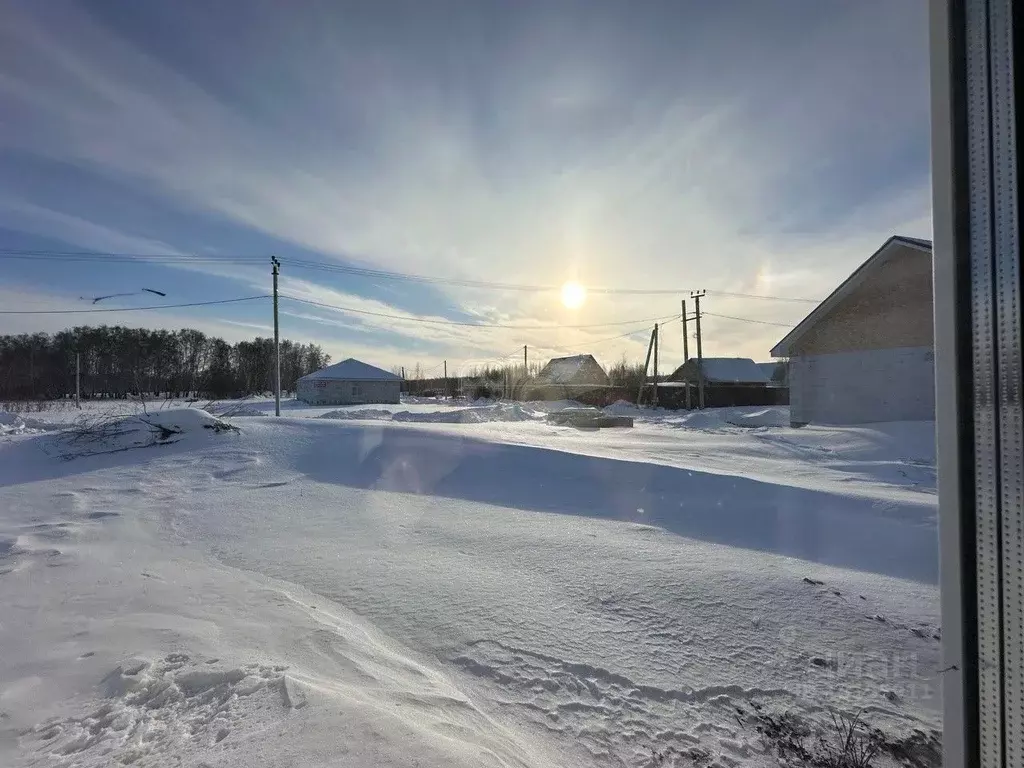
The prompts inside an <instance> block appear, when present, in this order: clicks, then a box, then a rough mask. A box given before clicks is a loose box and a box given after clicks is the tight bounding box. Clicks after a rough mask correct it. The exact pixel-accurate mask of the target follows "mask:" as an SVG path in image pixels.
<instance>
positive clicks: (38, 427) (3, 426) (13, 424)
mask: <svg viewBox="0 0 1024 768" xmlns="http://www.w3.org/2000/svg"><path fill="white" fill-rule="evenodd" d="M48 427H49V425H47V424H45V423H44V422H42V421H39V420H38V419H26V418H23V417H21V416H19V415H18V414H17V413H8V412H7V411H0V435H30V434H33V433H36V432H45V431H46V430H47V428H48Z"/></svg>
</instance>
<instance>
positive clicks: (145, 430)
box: [56, 408, 238, 459]
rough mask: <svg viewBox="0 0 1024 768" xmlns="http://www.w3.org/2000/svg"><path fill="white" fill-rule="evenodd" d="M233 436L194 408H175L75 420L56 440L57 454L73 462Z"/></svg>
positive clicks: (229, 429) (229, 428)
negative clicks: (208, 437) (203, 437)
mask: <svg viewBox="0 0 1024 768" xmlns="http://www.w3.org/2000/svg"><path fill="white" fill-rule="evenodd" d="M232 431H233V432H237V431H238V427H235V426H232V425H231V424H228V423H227V422H225V421H221V420H220V419H218V418H217V417H216V416H214V415H212V414H210V413H207V412H206V411H203V410H200V409H198V408H175V409H170V410H166V411H156V412H154V413H141V414H137V415H134V416H114V417H102V418H89V417H86V418H83V419H79V420H78V421H77V422H76V423H75V424H74V425H73V426H71V427H70V428H69V429H67V430H65V431H64V432H62V433H61V434H60V435H59V436H58V437H57V440H56V442H57V453H58V455H59V456H60V457H61V458H64V459H74V458H79V457H83V456H93V455H96V454H101V453H118V452H120V451H127V450H131V449H132V448H146V447H149V446H153V445H169V444H171V443H176V442H179V441H180V440H183V439H186V438H196V437H199V436H201V435H204V434H217V433H221V432H232Z"/></svg>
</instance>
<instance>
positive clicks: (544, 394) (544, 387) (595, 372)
mask: <svg viewBox="0 0 1024 768" xmlns="http://www.w3.org/2000/svg"><path fill="white" fill-rule="evenodd" d="M611 391H612V390H611V381H610V380H609V379H608V374H607V373H605V371H604V368H602V367H601V365H600V364H599V363H598V362H597V360H595V359H594V356H593V355H573V356H572V357H553V358H551V360H549V361H548V363H547V365H545V366H544V367H543V368H541V370H540V373H538V374H537V375H536V376H535V377H534V378H533V379H532V380H531V381H530V382H529V384H528V386H527V387H526V389H525V399H527V400H560V399H563V398H568V399H577V400H581V401H583V402H587V403H591V404H597V405H601V404H604V401H605V399H606V398H607V396H609V393H610V392H611Z"/></svg>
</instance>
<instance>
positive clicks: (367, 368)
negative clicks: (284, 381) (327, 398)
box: [299, 357, 402, 381]
mask: <svg viewBox="0 0 1024 768" xmlns="http://www.w3.org/2000/svg"><path fill="white" fill-rule="evenodd" d="M312 379H336V380H339V381H401V380H402V377H401V376H396V375H395V374H393V373H391V372H390V371H385V370H384V369H382V368H378V367H377V366H375V365H370V364H369V363H364V362H362V361H360V360H356V359H355V358H352V357H350V358H349V359H348V360H342V361H341V362H340V363H335V364H334V365H328V366H327V367H326V368H321V369H320V370H319V371H314V372H313V373H310V374H308V375H306V376H303V377H302V378H301V379H299V381H310V380H312Z"/></svg>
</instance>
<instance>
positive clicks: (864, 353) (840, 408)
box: [771, 236, 935, 425]
mask: <svg viewBox="0 0 1024 768" xmlns="http://www.w3.org/2000/svg"><path fill="white" fill-rule="evenodd" d="M771 354H772V357H788V358H789V396H790V416H791V419H792V422H793V424H794V425H800V424H807V423H810V422H814V423H819V424H863V423H868V422H878V421H921V420H930V419H934V418H935V383H934V379H935V363H934V334H933V321H932V246H931V243H930V242H928V241H927V240H918V239H916V238H911V237H901V236H894V237H890V238H889V239H888V240H886V241H885V243H884V244H883V245H882V247H881V248H879V249H878V250H877V251H875V253H874V254H872V256H871V257H870V258H869V259H868V260H867V261H865V262H864V263H863V264H862V265H861V266H860V267H859V268H858V269H857V271H855V272H854V273H853V274H852V275H850V276H849V277H848V278H847V279H846V280H845V281H843V283H842V284H841V285H840V286H839V287H838V288H836V289H835V290H834V291H833V292H832V294H831V295H830V296H829V297H828V298H827V299H825V300H824V301H823V302H821V304H819V305H818V306H817V307H816V308H815V309H814V311H812V312H811V313H810V314H809V315H808V316H807V317H806V318H804V319H803V321H801V322H800V324H799V325H797V326H796V327H795V328H794V329H793V330H792V331H790V332H789V333H788V334H787V335H786V337H785V338H784V339H782V341H780V342H779V343H778V344H776V345H775V347H774V348H773V349H772V350H771Z"/></svg>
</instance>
